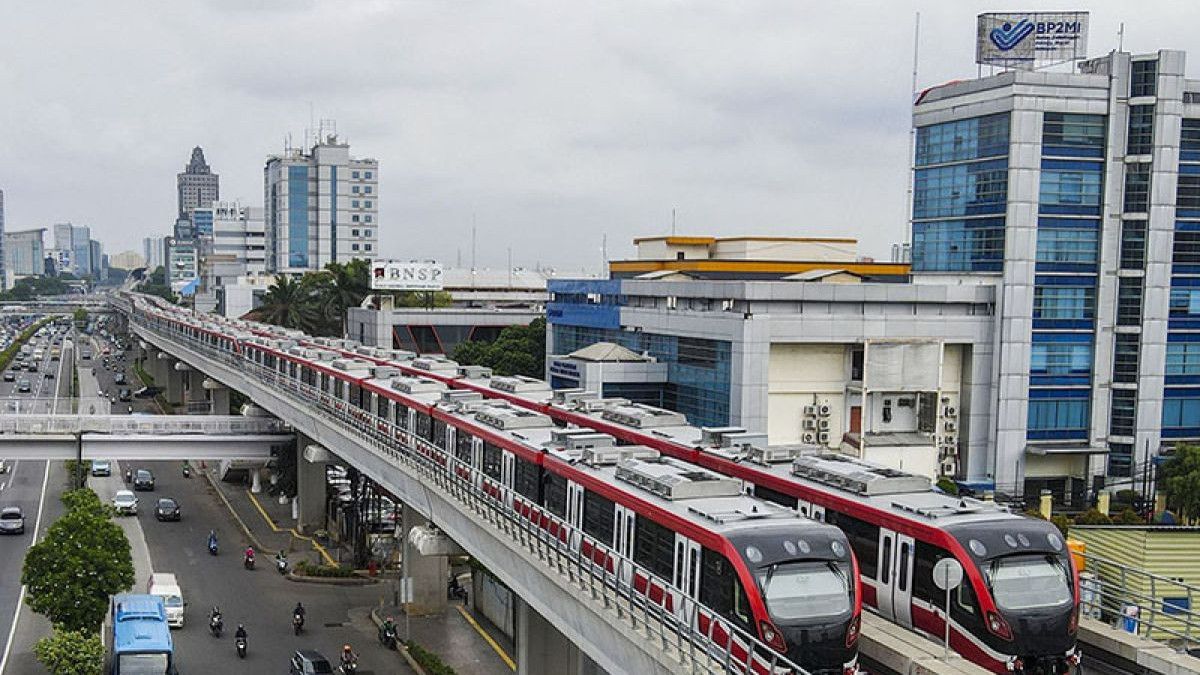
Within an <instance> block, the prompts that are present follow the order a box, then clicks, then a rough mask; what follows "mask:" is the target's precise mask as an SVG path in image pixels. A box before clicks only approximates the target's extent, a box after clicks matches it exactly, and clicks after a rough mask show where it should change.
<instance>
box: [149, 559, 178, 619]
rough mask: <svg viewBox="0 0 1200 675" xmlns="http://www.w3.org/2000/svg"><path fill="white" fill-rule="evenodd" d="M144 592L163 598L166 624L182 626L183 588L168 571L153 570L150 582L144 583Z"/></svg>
mask: <svg viewBox="0 0 1200 675" xmlns="http://www.w3.org/2000/svg"><path fill="white" fill-rule="evenodd" d="M146 592H147V593H149V594H150V595H157V596H159V597H160V598H162V599H163V605H165V606H166V608H167V625H168V626H170V627H171V628H183V607H184V602H183V590H182V589H180V588H179V582H178V581H176V579H175V575H174V574H171V573H170V572H155V573H153V574H151V575H150V583H148V584H146Z"/></svg>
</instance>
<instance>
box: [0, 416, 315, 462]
mask: <svg viewBox="0 0 1200 675" xmlns="http://www.w3.org/2000/svg"><path fill="white" fill-rule="evenodd" d="M294 438H295V435H294V433H293V432H292V431H291V429H290V428H289V427H288V426H287V425H286V424H284V423H283V422H280V421H279V420H276V419H271V418H265V417H242V416H240V415H92V414H69V413H67V414H35V413H24V412H23V413H19V414H0V457H2V458H4V459H18V460H20V459H28V460H56V459H57V460H62V459H83V460H90V459H117V460H134V461H152V460H178V461H184V460H189V459H195V460H201V459H202V460H213V461H217V460H245V461H266V460H267V459H270V457H271V449H272V448H276V447H279V446H281V445H287V444H290V443H291V442H292V440H293V439H294Z"/></svg>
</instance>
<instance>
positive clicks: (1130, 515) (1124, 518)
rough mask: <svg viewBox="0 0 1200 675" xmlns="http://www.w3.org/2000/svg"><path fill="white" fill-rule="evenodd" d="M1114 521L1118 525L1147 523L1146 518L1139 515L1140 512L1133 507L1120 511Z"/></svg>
mask: <svg viewBox="0 0 1200 675" xmlns="http://www.w3.org/2000/svg"><path fill="white" fill-rule="evenodd" d="M1113 523H1115V524H1117V525H1145V524H1146V519H1145V518H1143V517H1141V516H1140V515H1138V512H1137V511H1134V510H1133V509H1132V508H1127V509H1125V510H1124V511H1122V512H1120V513H1118V514H1117V517H1116V518H1113Z"/></svg>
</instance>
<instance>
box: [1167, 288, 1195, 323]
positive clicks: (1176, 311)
mask: <svg viewBox="0 0 1200 675" xmlns="http://www.w3.org/2000/svg"><path fill="white" fill-rule="evenodd" d="M1171 316H1173V317H1184V316H1200V288H1172V289H1171Z"/></svg>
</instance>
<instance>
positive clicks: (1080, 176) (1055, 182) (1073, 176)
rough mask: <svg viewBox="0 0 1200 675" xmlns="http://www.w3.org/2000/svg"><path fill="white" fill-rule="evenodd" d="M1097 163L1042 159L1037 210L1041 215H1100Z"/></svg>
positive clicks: (1098, 169) (1099, 177)
mask: <svg viewBox="0 0 1200 675" xmlns="http://www.w3.org/2000/svg"><path fill="white" fill-rule="evenodd" d="M1102 168H1103V165H1101V164H1100V163H1098V162H1072V161H1064V160H1043V162H1042V179H1041V193H1040V196H1039V198H1038V210H1039V211H1041V212H1042V213H1082V214H1099V213H1100V185H1101V182H1102V175H1103V174H1102V173H1101V169H1102Z"/></svg>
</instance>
